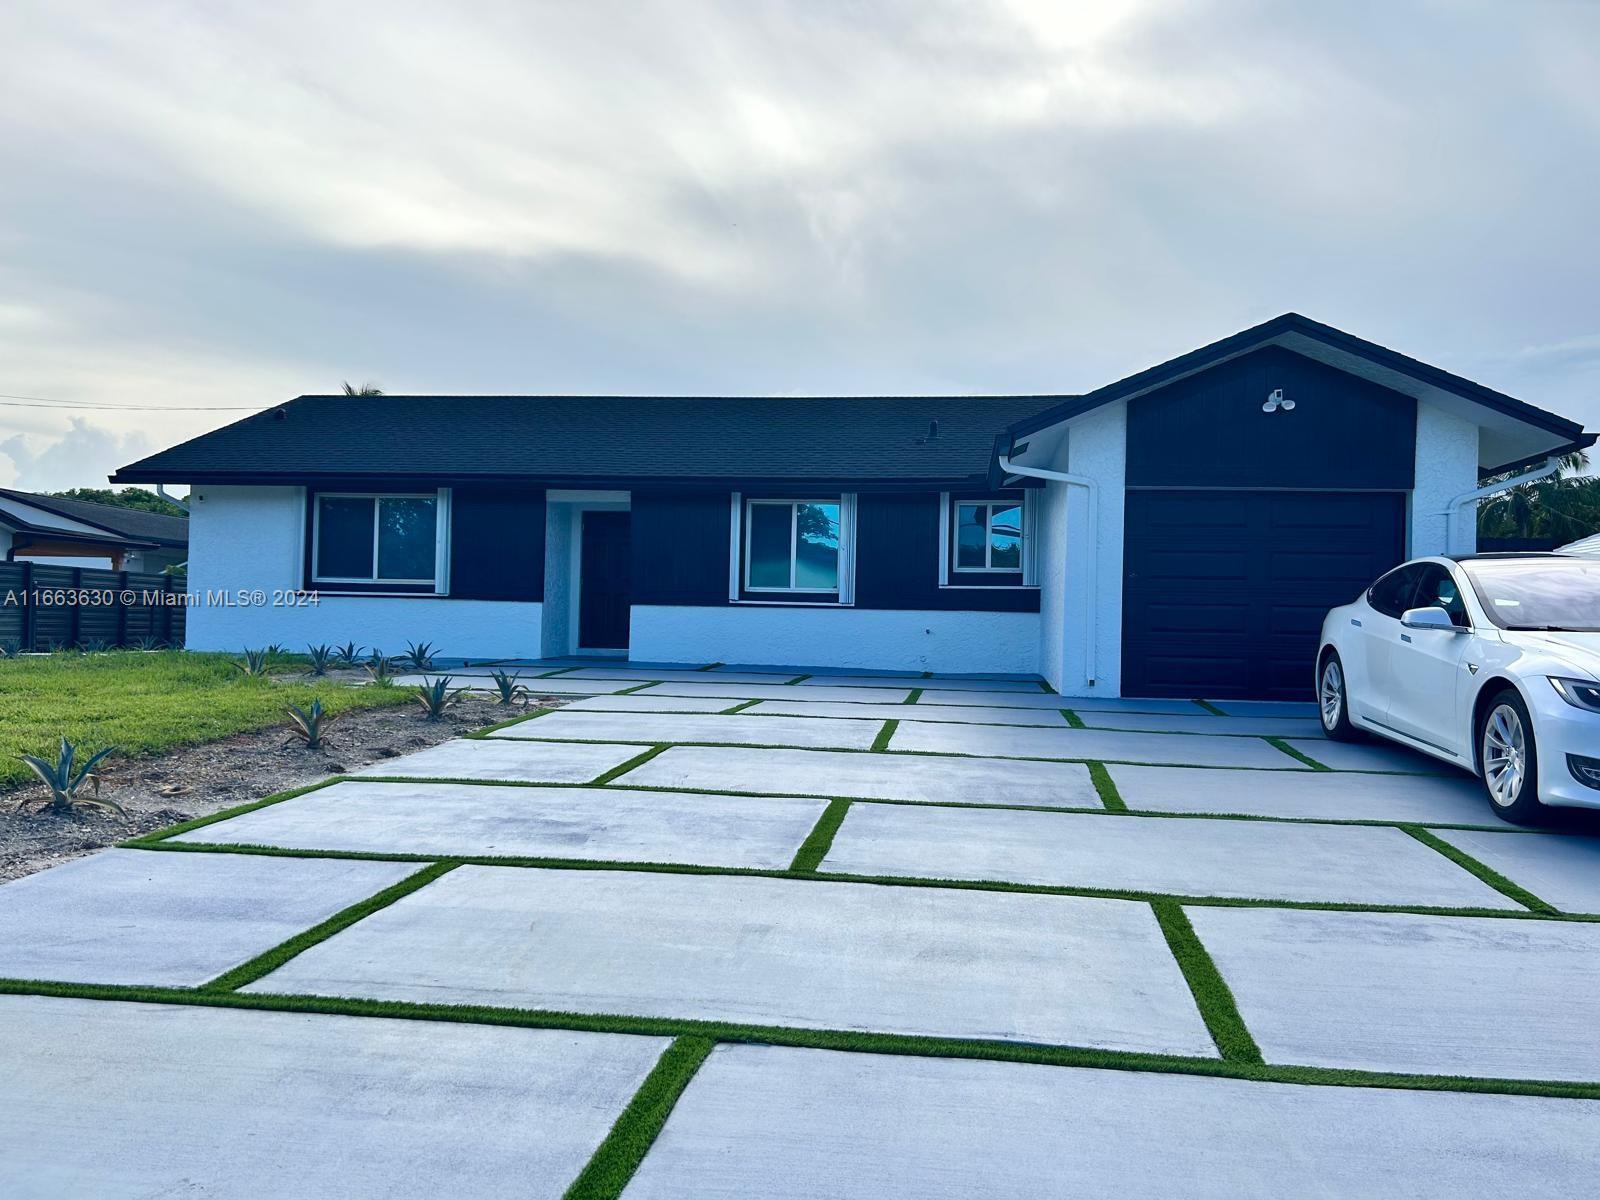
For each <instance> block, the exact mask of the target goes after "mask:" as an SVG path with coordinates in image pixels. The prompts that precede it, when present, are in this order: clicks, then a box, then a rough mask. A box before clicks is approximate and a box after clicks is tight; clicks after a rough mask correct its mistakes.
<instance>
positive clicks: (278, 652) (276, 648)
mask: <svg viewBox="0 0 1600 1200" xmlns="http://www.w3.org/2000/svg"><path fill="white" fill-rule="evenodd" d="M288 653H289V647H287V646H285V645H284V644H283V643H282V642H272V643H270V644H269V645H268V646H267V650H266V655H267V657H268V658H283V657H284V656H285V655H287V654H288Z"/></svg>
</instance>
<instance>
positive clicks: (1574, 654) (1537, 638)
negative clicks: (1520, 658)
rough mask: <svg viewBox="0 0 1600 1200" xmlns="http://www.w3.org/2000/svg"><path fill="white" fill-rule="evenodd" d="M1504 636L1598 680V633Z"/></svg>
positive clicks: (1599, 657) (1599, 645)
mask: <svg viewBox="0 0 1600 1200" xmlns="http://www.w3.org/2000/svg"><path fill="white" fill-rule="evenodd" d="M1504 636H1505V638H1506V640H1507V641H1509V642H1515V643H1516V644H1517V645H1520V646H1522V647H1524V648H1525V649H1527V650H1534V651H1542V652H1543V653H1545V654H1548V655H1550V656H1552V657H1554V658H1560V659H1562V660H1564V661H1566V662H1569V663H1571V664H1572V665H1573V666H1574V667H1576V668H1577V669H1578V670H1580V671H1585V672H1587V673H1588V674H1590V675H1592V676H1594V677H1595V678H1596V679H1600V633H1523V632H1515V633H1512V632H1508V633H1506V634H1505V635H1504Z"/></svg>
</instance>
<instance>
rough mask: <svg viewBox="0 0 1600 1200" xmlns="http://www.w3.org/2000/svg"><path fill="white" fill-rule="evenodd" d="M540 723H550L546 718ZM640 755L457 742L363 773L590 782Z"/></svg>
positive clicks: (496, 741) (578, 746)
mask: <svg viewBox="0 0 1600 1200" xmlns="http://www.w3.org/2000/svg"><path fill="white" fill-rule="evenodd" d="M542 719H543V720H549V718H548V717H545V718H542ZM512 728H517V726H512ZM642 752H643V751H642V749H641V748H640V747H639V746H615V745H599V744H589V743H578V742H531V741H527V742H523V741H512V740H510V739H505V738H456V739H454V740H453V741H448V742H440V743H439V744H438V745H437V746H429V747H428V748H427V749H426V750H418V751H417V752H416V753H415V754H403V755H401V756H400V757H399V758H389V759H384V760H383V761H382V762H376V763H373V764H372V765H371V766H370V767H368V768H367V769H366V770H364V771H362V772H361V774H362V775H365V776H377V777H392V778H408V779H498V780H503V781H506V782H520V783H588V782H589V781H590V780H591V779H594V778H595V777H596V776H599V775H604V774H605V773H606V772H607V771H609V770H611V768H612V767H617V766H621V765H622V764H623V763H625V762H627V761H628V760H629V759H630V758H637V757H639V755H640V754H641V753H642Z"/></svg>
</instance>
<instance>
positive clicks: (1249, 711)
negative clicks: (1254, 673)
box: [1209, 700, 1317, 720]
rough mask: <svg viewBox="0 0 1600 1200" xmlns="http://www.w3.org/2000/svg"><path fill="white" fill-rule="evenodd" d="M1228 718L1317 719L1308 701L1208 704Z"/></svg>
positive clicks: (1230, 701) (1232, 701) (1313, 707)
mask: <svg viewBox="0 0 1600 1200" xmlns="http://www.w3.org/2000/svg"><path fill="white" fill-rule="evenodd" d="M1209 703H1210V704H1211V705H1212V706H1213V707H1214V708H1219V709H1221V710H1222V711H1223V712H1225V713H1226V714H1227V715H1228V716H1230V717H1310V718H1312V719H1313V720H1315V719H1316V717H1317V706H1316V705H1315V704H1314V703H1312V702H1311V701H1310V700H1213V701H1210V702H1209Z"/></svg>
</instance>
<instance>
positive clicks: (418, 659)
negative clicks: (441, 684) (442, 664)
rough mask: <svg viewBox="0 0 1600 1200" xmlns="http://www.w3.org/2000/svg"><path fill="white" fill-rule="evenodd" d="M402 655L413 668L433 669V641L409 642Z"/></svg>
mask: <svg viewBox="0 0 1600 1200" xmlns="http://www.w3.org/2000/svg"><path fill="white" fill-rule="evenodd" d="M401 657H402V658H403V659H404V661H405V662H406V663H408V664H409V665H410V666H411V668H412V669H413V670H416V671H430V670H432V669H433V643H432V642H407V643H406V652H405V654H403V655H402V656H401Z"/></svg>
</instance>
